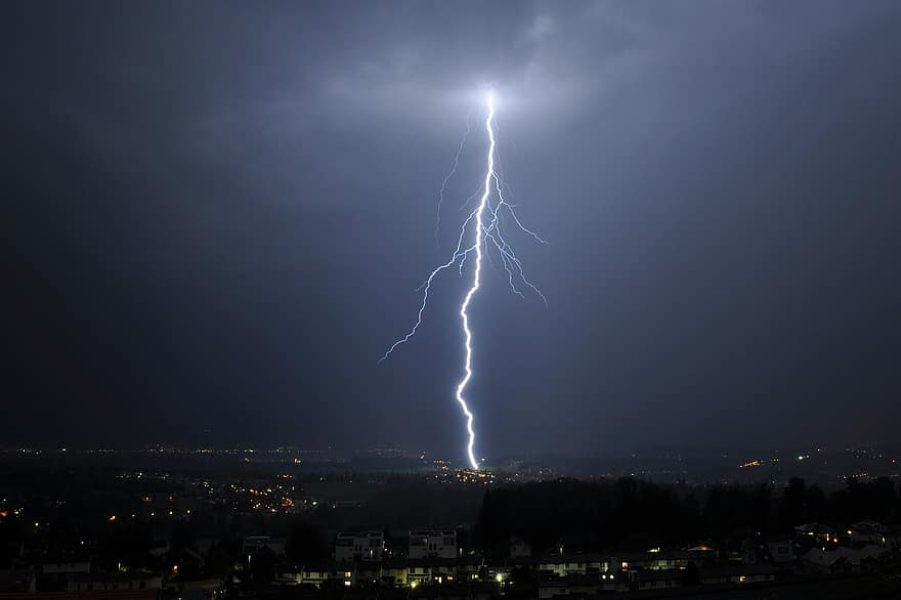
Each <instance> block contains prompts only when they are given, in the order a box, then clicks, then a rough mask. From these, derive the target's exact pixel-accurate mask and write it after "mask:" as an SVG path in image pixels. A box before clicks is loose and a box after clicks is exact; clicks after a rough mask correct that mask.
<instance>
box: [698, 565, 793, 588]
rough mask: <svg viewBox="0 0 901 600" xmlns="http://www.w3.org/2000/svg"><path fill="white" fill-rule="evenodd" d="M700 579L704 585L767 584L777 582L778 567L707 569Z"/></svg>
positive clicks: (703, 571)
mask: <svg viewBox="0 0 901 600" xmlns="http://www.w3.org/2000/svg"><path fill="white" fill-rule="evenodd" d="M700 579H701V583H702V584H704V585H716V584H720V585H722V584H729V583H732V584H747V583H767V582H771V581H775V579H776V567H774V566H773V565H738V566H722V567H705V568H703V569H701V571H700Z"/></svg>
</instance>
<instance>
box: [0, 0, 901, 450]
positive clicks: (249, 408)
mask: <svg viewBox="0 0 901 600" xmlns="http://www.w3.org/2000/svg"><path fill="white" fill-rule="evenodd" d="M0 10H2V12H3V19H2V22H3V26H2V27H3V29H4V31H3V35H2V40H3V41H2V46H3V58H2V61H3V69H4V72H5V73H6V74H7V86H6V93H5V94H4V95H3V97H2V100H0V102H2V106H3V112H2V114H3V116H2V119H0V128H2V129H0V135H2V139H3V143H2V149H3V160H2V167H0V170H2V173H3V181H4V186H3V187H4V193H3V195H4V206H5V208H6V215H5V217H4V219H3V229H2V231H3V238H2V239H3V247H4V259H3V272H4V275H5V277H4V279H5V280H6V282H7V289H8V293H7V296H8V300H9V301H10V305H11V306H12V309H11V310H9V311H8V312H7V313H6V314H5V329H6V331H7V332H8V334H7V335H6V336H4V337H5V339H6V340H7V342H6V347H7V348H6V349H7V353H6V354H7V355H8V356H12V357H13V358H12V360H11V361H10V362H9V363H8V364H7V366H8V369H9V373H8V376H7V377H6V378H5V379H6V385H5V388H6V393H5V394H4V395H5V397H6V398H7V399H8V400H7V402H6V404H7V407H8V408H7V409H6V411H7V415H8V418H6V419H4V423H3V425H2V426H0V441H3V442H9V443H19V442H28V441H39V442H44V443H55V442H57V441H62V442H65V443H82V444H88V445H90V444H97V443H141V442H144V441H151V440H157V439H169V440H175V441H185V442H190V443H194V442H197V441H213V442H218V443H230V442H233V441H242V442H255V443H296V444H298V445H302V446H318V445H325V444H337V445H344V446H365V445H369V444H376V443H378V444H383V443H392V444H397V445H401V446H406V447H426V448H429V449H433V450H436V451H440V452H445V453H449V454H455V453H457V452H458V451H457V449H458V447H459V443H460V440H461V439H462V435H461V434H462V423H461V421H460V418H459V415H458V413H457V410H456V408H455V405H454V404H453V402H452V399H451V398H450V394H449V391H448V390H449V389H450V387H451V385H452V382H453V381H454V379H455V378H456V377H457V376H458V374H459V349H460V339H459V334H458V331H457V329H456V321H455V319H454V306H453V300H454V299H455V298H456V297H457V296H458V295H459V292H460V285H461V283H460V282H459V281H458V280H456V279H455V278H454V277H450V278H448V279H447V280H446V281H442V282H441V283H440V285H439V288H440V289H439V292H444V294H443V296H442V295H439V296H436V302H435V304H434V305H433V306H432V307H431V308H430V309H429V312H428V315H427V322H426V324H425V326H424V328H423V330H422V332H421V336H420V337H419V338H417V340H416V341H415V342H413V343H412V344H411V345H409V346H407V347H405V348H404V349H403V350H402V351H399V352H398V353H397V355H396V356H394V357H393V358H392V360H391V361H389V362H388V363H386V364H383V365H381V366H377V365H376V360H377V359H378V357H379V356H380V355H381V352H383V351H384V349H385V347H386V345H387V344H389V343H390V342H391V341H392V340H393V339H394V338H395V337H396V336H397V335H399V334H401V333H402V332H403V331H405V329H406V328H407V327H409V325H410V324H411V321H410V319H411V318H412V317H413V316H414V313H415V310H416V306H417V295H416V294H415V293H414V292H413V289H414V288H415V287H416V286H417V285H419V283H421V280H422V278H423V276H424V275H425V274H426V273H427V272H428V270H429V269H430V267H431V266H432V265H434V264H435V263H436V262H437V261H438V260H440V259H441V257H442V256H443V253H442V252H441V251H439V250H436V249H435V248H434V240H433V225H434V216H435V202H436V200H437V198H436V194H437V187H438V185H439V184H440V181H441V179H442V178H443V176H444V173H445V170H446V169H447V167H448V166H449V163H450V162H451V159H452V158H453V152H454V151H455V149H456V144H457V143H458V141H459V136H460V135H461V134H462V129H463V127H464V122H465V119H466V116H467V113H468V112H469V111H470V110H471V109H472V107H473V105H476V107H477V94H478V93H479V90H480V89H484V87H485V86H487V85H493V86H495V87H496V88H497V89H498V91H499V94H500V114H499V122H500V127H501V152H502V159H503V166H504V169H505V173H506V175H507V178H508V180H509V182H510V184H511V189H512V191H513V193H514V196H515V200H516V201H517V202H519V203H520V209H519V210H520V214H521V216H522V218H523V219H525V220H526V221H527V222H528V223H529V224H530V225H531V226H533V227H534V228H536V229H538V230H540V231H541V233H542V234H543V235H544V236H545V237H546V238H548V239H549V240H550V242H551V243H550V245H549V246H546V247H539V246H536V245H534V244H532V243H530V241H529V240H528V239H520V240H517V242H518V246H519V248H520V249H521V252H522V255H523V257H524V259H525V261H526V263H527V266H528V268H529V272H530V274H531V276H532V278H533V280H535V281H536V282H537V283H539V284H540V285H541V287H542V289H543V290H544V291H545V293H546V295H547V296H548V299H549V308H547V309H545V308H544V307H543V305H542V304H541V303H540V302H536V301H533V300H527V301H522V300H520V299H519V298H517V297H515V296H513V295H511V294H510V293H509V291H508V290H506V289H505V287H504V278H503V277H502V276H501V273H497V272H492V273H493V274H494V275H495V276H493V277H492V278H490V280H489V282H488V283H487V285H486V288H485V290H484V295H483V296H480V297H479V299H478V301H477V304H476V307H475V314H476V316H475V319H476V322H477V326H478V335H479V340H478V344H479V346H478V354H477V357H476V358H477V363H478V374H477V378H476V380H475V381H474V387H473V397H474V399H475V403H476V405H477V414H478V418H479V431H480V432H481V436H482V439H483V440H484V441H483V443H482V448H483V450H484V452H486V453H492V454H495V455H496V454H498V453H502V452H512V451H545V450H552V451H560V452H575V451H597V452H608V451H615V450H618V449H622V448H631V447H634V446H643V445H649V444H675V445H686V444H690V445H723V444H742V445H774V444H791V443H795V442H798V443H820V444H829V443H834V444H844V443H849V442H857V441H861V440H867V439H877V440H878V439H893V436H896V435H897V434H896V432H895V431H894V427H893V424H894V423H896V422H897V420H898V418H899V417H901V412H899V408H898V406H899V404H898V403H897V401H896V399H897V397H898V394H899V392H901V378H899V376H898V375H897V372H896V371H897V370H896V369H895V367H894V362H895V360H894V357H895V356H897V355H898V351H899V341H901V318H899V316H898V310H897V307H898V306H899V303H901V284H899V280H898V277H897V274H898V269H897V259H896V257H897V256H898V255H899V254H901V241H899V240H901V235H899V233H901V232H899V227H901V226H899V223H901V212H899V211H901V209H899V206H898V203H897V198H898V196H899V194H898V191H899V189H901V186H899V184H901V176H899V172H901V171H899V169H898V168H897V166H896V163H897V161H898V156H899V155H901V141H899V140H901V113H899V111H898V108H897V107H898V106H901V75H899V71H898V69H897V64H898V60H899V59H901V41H899V38H898V36H897V34H896V32H897V30H898V27H899V25H901V10H899V8H898V6H897V3H894V2H866V3H858V4H854V5H850V4H848V3H843V2H736V3H731V2H696V3H692V4H661V3H643V2H618V3H564V4H549V3H535V4H531V3H512V2H511V3H499V2H495V3H488V4H486V3H480V2H473V3H462V4H461V3H437V2H416V3H358V4H346V3H344V4H341V5H336V4H334V3H303V4H296V3H286V4H277V3H268V4H266V5H264V6H261V5H249V4H242V3H221V4H211V3H199V2H195V3H190V4H184V3H156V4H146V5H122V4H116V3H105V2H95V3H90V4H83V3H82V4H74V3H42V2H39V3H24V2H22V3H9V4H6V5H4V6H3V8H2V9H0ZM482 143H483V141H481V140H479V139H478V138H477V137H474V138H473V142H472V144H471V145H470V146H469V148H468V150H467V151H466V152H464V155H463V163H462V166H461V170H460V173H459V176H458V177H457V178H456V179H455V180H453V181H452V182H451V188H450V190H449V191H450V195H449V196H448V205H447V206H446V207H445V212H444V215H443V219H444V223H445V228H444V229H443V230H442V241H443V242H444V243H445V244H446V243H449V240H450V238H451V236H453V230H454V227H456V226H457V225H456V224H458V223H459V212H457V211H456V209H455V208H454V206H459V204H460V203H461V202H462V201H463V199H464V198H465V197H466V196H467V195H469V193H471V192H472V190H473V189H474V188H475V185H476V184H477V178H478V169H479V166H480V165H479V163H478V161H479V159H480V154H479V152H480V151H481V148H482V145H481V144H482Z"/></svg>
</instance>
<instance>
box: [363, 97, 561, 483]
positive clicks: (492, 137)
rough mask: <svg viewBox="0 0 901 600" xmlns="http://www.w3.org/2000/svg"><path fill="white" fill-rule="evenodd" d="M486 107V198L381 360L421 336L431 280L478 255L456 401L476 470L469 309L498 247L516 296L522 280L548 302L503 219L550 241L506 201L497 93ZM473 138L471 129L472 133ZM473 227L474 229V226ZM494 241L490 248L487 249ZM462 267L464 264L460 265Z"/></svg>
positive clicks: (463, 308) (465, 305)
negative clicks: (469, 399) (499, 164)
mask: <svg viewBox="0 0 901 600" xmlns="http://www.w3.org/2000/svg"><path fill="white" fill-rule="evenodd" d="M485 104H486V108H487V116H486V117H485V131H486V133H487V135H488V156H487V167H486V169H485V179H484V182H483V186H482V195H481V198H480V199H479V203H478V205H477V206H476V207H475V208H474V209H473V210H472V212H470V213H469V216H468V217H467V218H466V220H465V221H464V222H463V226H462V227H461V228H460V236H459V238H458V239H457V247H456V249H455V250H454V253H453V256H451V258H450V260H448V261H447V262H446V263H444V264H442V265H439V266H438V267H436V268H435V269H434V270H433V271H432V272H431V273H429V276H428V278H427V279H426V281H425V283H423V284H422V286H421V287H420V288H419V290H420V291H422V303H421V304H420V305H419V312H418V313H417V318H416V323H415V324H414V325H413V328H412V329H411V330H410V331H409V333H407V334H406V335H405V336H404V337H402V338H400V339H399V340H397V341H396V342H394V344H392V345H391V347H390V348H388V351H387V352H385V354H384V356H382V358H381V359H380V360H379V362H382V361H384V360H385V359H387V358H388V357H389V356H391V353H392V352H394V350H395V349H396V348H397V347H398V346H400V345H401V344H404V343H406V342H408V341H409V340H410V339H411V338H412V337H413V336H414V335H416V332H417V330H418V329H419V326H420V325H421V324H422V316H423V313H424V312H425V309H426V306H427V305H428V301H429V290H430V288H431V286H432V282H433V281H434V280H435V278H436V277H437V276H438V275H439V274H440V273H441V272H442V271H444V270H445V269H449V268H450V267H452V266H454V265H458V268H459V271H460V274H461V275H462V274H463V268H464V266H465V265H466V259H467V258H468V257H469V255H470V254H472V255H473V261H474V266H473V269H472V283H471V285H470V287H469V289H468V290H467V292H466V295H465V296H464V297H463V302H462V303H461V304H460V311H459V314H460V319H461V321H462V324H463V337H464V347H465V355H464V361H463V370H464V375H463V377H462V378H461V379H460V381H459V382H458V383H457V388H456V392H455V394H454V397H455V398H456V400H457V402H458V403H459V404H460V408H461V409H462V410H463V414H464V415H465V416H466V431H467V433H468V435H469V441H468V443H467V445H466V455H467V458H468V459H469V466H470V467H472V468H473V469H475V470H478V468H479V463H478V461H477V460H476V457H475V441H476V433H475V428H474V426H473V422H474V415H473V413H472V410H470V408H469V403H468V402H467V400H466V395H465V393H466V388H467V387H468V386H469V382H470V380H472V376H473V367H472V355H473V351H472V349H473V334H472V330H471V329H470V323H469V308H470V305H471V304H472V301H473V299H474V298H475V296H476V294H477V292H478V291H479V288H480V287H481V284H482V259H483V258H484V257H485V256H488V250H489V248H494V249H495V250H496V251H497V254H498V255H499V256H500V258H501V262H502V264H503V266H504V270H505V271H506V272H507V280H508V282H509V284H510V287H511V288H512V289H513V292H514V293H515V294H517V295H518V296H522V295H523V294H522V292H521V291H520V289H519V288H518V287H517V282H520V283H522V284H524V285H525V286H527V287H528V288H530V289H531V290H532V291H533V292H535V293H536V294H537V295H538V296H539V297H541V299H542V300H544V301H545V304H546V303H547V300H546V298H545V297H544V295H543V294H542V293H541V291H540V290H539V289H538V288H537V287H535V286H534V285H533V284H532V283H531V282H530V281H529V280H528V279H526V276H525V273H524V272H523V267H522V263H521V262H520V260H519V258H518V257H517V256H516V253H515V252H514V250H513V248H512V247H511V246H510V244H508V243H507V241H506V240H505V239H504V235H503V233H502V231H501V229H502V225H503V223H504V215H506V216H508V217H510V218H511V219H512V222H513V224H514V225H515V226H516V227H517V228H518V229H520V230H521V231H522V232H524V233H526V234H528V235H529V236H531V237H532V238H534V239H535V240H537V241H539V242H541V243H546V242H545V241H544V240H543V239H541V238H540V237H538V235H537V234H535V232H533V231H531V230H530V229H527V228H526V227H525V226H524V225H523V224H522V222H521V221H520V220H519V217H518V216H517V215H516V212H515V211H514V207H513V205H512V204H509V203H508V202H507V201H506V200H504V194H503V189H504V187H505V186H504V183H503V179H502V178H501V177H500V176H499V175H498V173H497V170H496V168H495V162H496V157H495V155H496V147H497V138H496V133H495V126H496V123H495V95H494V92H493V91H489V92H488V93H487V95H486V97H485ZM468 134H469V131H468V127H467V135H468ZM465 143H466V136H464V138H463V142H462V143H461V146H460V149H459V150H458V151H457V155H456V158H455V159H454V168H453V170H452V171H451V173H449V174H448V175H447V177H445V179H444V182H443V183H442V185H441V193H440V194H439V211H440V201H441V200H443V196H444V190H445V186H446V185H447V182H448V180H449V179H450V177H451V176H452V175H453V174H454V172H455V171H456V168H457V164H458V162H459V159H460V153H461V152H462V150H463V145H465ZM492 191H494V192H496V197H497V199H496V201H495V202H494V203H493V204H492V202H491V199H492ZM471 224H472V225H473V227H470V225H471ZM470 229H474V233H473V239H472V242H471V244H470V245H468V246H465V247H464V245H465V241H464V240H465V239H466V237H467V233H468V232H469V230H470ZM489 242H490V244H491V245H490V246H489V245H488V244H489ZM458 263H459V264H458Z"/></svg>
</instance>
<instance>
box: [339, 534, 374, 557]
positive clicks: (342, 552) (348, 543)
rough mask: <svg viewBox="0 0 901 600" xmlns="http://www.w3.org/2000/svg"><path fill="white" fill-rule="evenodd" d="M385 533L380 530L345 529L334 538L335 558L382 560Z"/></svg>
mask: <svg viewBox="0 0 901 600" xmlns="http://www.w3.org/2000/svg"><path fill="white" fill-rule="evenodd" d="M384 553H385V534H384V533H382V532H381V531H345V532H341V533H339V534H338V536H337V537H336V538H335V560H337V561H338V562H351V561H354V560H382V556H383V555H384Z"/></svg>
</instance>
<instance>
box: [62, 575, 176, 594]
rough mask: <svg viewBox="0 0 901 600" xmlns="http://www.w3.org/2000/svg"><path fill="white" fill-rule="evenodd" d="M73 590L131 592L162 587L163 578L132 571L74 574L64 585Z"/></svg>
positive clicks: (70, 591) (68, 589) (69, 590)
mask: <svg viewBox="0 0 901 600" xmlns="http://www.w3.org/2000/svg"><path fill="white" fill-rule="evenodd" d="M66 588H67V591H68V592H69V593H73V592H125V591H128V592H132V591H145V590H161V589H163V578H162V577H161V576H159V575H151V574H149V573H146V574H138V573H135V574H132V573H128V574H126V573H96V574H87V575H75V576H73V577H71V578H70V579H69V582H68V585H67V586H66Z"/></svg>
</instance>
